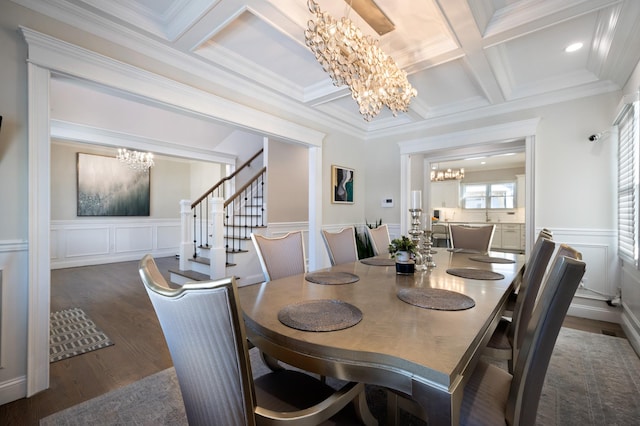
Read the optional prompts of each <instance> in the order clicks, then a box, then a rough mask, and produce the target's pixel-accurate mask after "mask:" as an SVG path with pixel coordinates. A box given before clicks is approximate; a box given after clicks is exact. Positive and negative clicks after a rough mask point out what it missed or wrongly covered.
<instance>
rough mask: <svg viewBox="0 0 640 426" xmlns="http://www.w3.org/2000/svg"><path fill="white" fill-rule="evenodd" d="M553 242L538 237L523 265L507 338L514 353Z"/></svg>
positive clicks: (543, 273)
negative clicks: (522, 273)
mask: <svg viewBox="0 0 640 426" xmlns="http://www.w3.org/2000/svg"><path fill="white" fill-rule="evenodd" d="M554 249H555V243H554V242H553V241H551V240H550V239H547V238H544V237H542V238H538V240H537V241H536V244H535V245H534V246H533V250H532V251H531V255H530V256H529V260H527V263H526V265H525V269H524V275H523V277H522V282H521V284H520V290H519V291H518V296H517V297H516V304H515V306H514V308H513V316H512V323H511V327H510V329H509V340H510V341H511V345H512V347H513V349H514V353H517V351H518V350H519V349H520V347H521V346H522V337H523V336H524V334H525V331H526V329H527V326H528V324H529V320H530V319H531V314H532V312H533V307H534V305H535V303H536V299H537V297H538V292H539V291H540V285H541V284H542V280H543V278H544V276H545V273H546V272H547V268H548V266H549V261H550V260H551V256H552V255H553V250H554ZM514 359H515V358H514Z"/></svg>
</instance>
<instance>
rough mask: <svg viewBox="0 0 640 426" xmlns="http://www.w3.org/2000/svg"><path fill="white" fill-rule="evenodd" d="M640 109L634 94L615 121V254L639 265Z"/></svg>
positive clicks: (636, 265)
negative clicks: (616, 233)
mask: <svg viewBox="0 0 640 426" xmlns="http://www.w3.org/2000/svg"><path fill="white" fill-rule="evenodd" d="M639 114H640V108H639V105H638V99H637V96H636V97H635V100H634V101H633V102H628V103H625V105H624V106H623V107H622V109H621V111H620V113H619V114H618V116H617V118H616V120H615V121H614V130H613V131H614V132H615V133H616V135H617V139H618V143H617V145H618V174H617V188H616V189H617V192H616V193H617V202H618V209H617V210H618V256H619V257H620V259H622V260H623V261H625V262H628V263H630V264H632V265H634V266H635V267H636V268H638V267H639V261H638V260H639V259H638V257H639V252H638V243H639V241H640V226H639V225H640V217H639V215H640V204H639V202H640V131H639V130H640V117H639Z"/></svg>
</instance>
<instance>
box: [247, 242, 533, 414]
mask: <svg viewBox="0 0 640 426" xmlns="http://www.w3.org/2000/svg"><path fill="white" fill-rule="evenodd" d="M486 255H487V256H489V257H497V258H502V259H507V260H508V261H513V263H492V262H480V261H475V260H472V258H474V257H477V256H479V255H478V254H474V253H456V252H452V251H449V250H447V249H445V248H438V249H437V253H436V254H434V255H433V258H434V261H435V263H436V266H435V267H434V268H432V269H429V270H426V271H416V272H415V273H414V274H409V275H399V274H397V273H396V269H395V266H393V265H391V266H378V265H367V264H365V263H363V262H362V261H356V262H352V263H347V264H342V265H336V266H333V267H331V268H326V269H323V270H320V271H314V272H311V273H308V274H314V273H316V272H326V273H329V272H331V273H340V274H348V275H351V274H353V275H356V276H357V280H356V281H355V282H349V283H346V284H318V283H314V282H311V281H309V280H308V279H306V278H305V277H306V275H308V274H299V275H294V276H290V277H286V278H281V279H278V280H274V281H271V282H267V283H262V284H255V285H250V286H245V287H241V288H239V289H238V294H239V298H240V304H241V307H242V309H243V312H244V317H245V326H246V330H247V335H248V336H249V340H250V341H251V342H252V343H254V344H255V345H256V346H258V347H259V348H260V349H261V350H263V351H264V352H265V353H267V354H269V355H271V356H273V357H275V358H277V359H280V360H282V361H283V362H286V363H289V364H291V365H294V366H296V367H300V368H303V369H305V370H308V371H313V372H317V373H319V374H323V375H326V376H331V377H336V378H339V379H344V380H353V381H360V382H365V383H371V384H378V385H383V386H387V387H390V388H393V389H396V390H398V391H401V392H404V393H406V394H409V395H413V396H414V398H416V399H417V400H418V402H422V403H423V406H426V407H425V408H427V409H428V410H429V409H431V410H434V409H438V410H443V412H444V414H443V416H442V418H441V420H442V419H443V421H442V423H454V424H455V423H456V419H457V416H458V412H459V405H460V402H461V398H462V396H461V395H462V393H461V392H462V387H463V386H464V383H465V381H466V378H468V376H469V375H470V372H471V371H472V369H473V367H474V366H475V363H476V362H477V360H478V358H479V356H480V353H481V352H482V348H484V346H486V342H487V341H488V339H489V337H490V336H491V333H492V332H493V330H494V329H495V327H496V325H497V322H498V320H499V319H500V317H501V314H502V312H503V309H504V306H505V305H506V301H507V298H508V295H509V293H510V292H511V291H512V290H513V287H514V283H515V282H516V281H517V278H518V276H519V275H520V274H521V270H522V267H523V265H524V256H522V255H519V254H512V253H502V252H500V253H498V252H490V253H488V254H486ZM489 260H490V259H489ZM452 268H463V269H469V268H470V269H472V270H475V271H485V272H486V271H491V272H494V273H497V274H500V275H501V276H502V277H503V278H499V279H495V277H492V279H470V278H462V277H460V276H456V275H452V274H451V273H449V272H447V270H449V269H452ZM463 272H464V271H463ZM471 272H473V271H471ZM349 281H354V280H353V279H352V280H349ZM409 288H415V289H444V290H449V291H452V292H455V294H462V295H465V296H468V297H469V298H471V299H473V302H474V306H473V307H471V308H466V309H461V310H438V309H428V308H423V307H419V306H415V305H413V304H409V303H407V302H405V301H403V300H401V299H400V298H399V297H398V292H399V291H400V290H401V289H409ZM312 300H316V301H317V300H334V301H340V302H345V303H347V304H349V305H352V306H354V307H356V308H357V310H359V311H360V312H361V316H362V317H361V320H360V321H359V322H358V323H357V324H355V325H353V326H351V327H347V328H344V329H341V330H336V331H320V332H317V331H304V330H300V329H296V328H292V327H290V326H288V325H285V324H284V323H283V322H281V321H280V320H279V319H278V313H279V312H281V311H282V310H283V309H285V308H287V307H290V306H292V305H296V304H300V303H305V302H308V301H312ZM427 397H429V399H430V401H427ZM447 404H448V406H447ZM443 406H444V407H443ZM438 416H440V414H438ZM438 419H440V417H438ZM438 419H436V418H435V416H434V420H438ZM434 423H440V421H435V422H434Z"/></svg>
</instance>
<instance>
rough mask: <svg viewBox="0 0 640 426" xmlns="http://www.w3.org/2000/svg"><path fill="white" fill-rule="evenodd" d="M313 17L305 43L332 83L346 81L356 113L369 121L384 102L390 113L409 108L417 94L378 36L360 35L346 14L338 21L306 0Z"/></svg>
mask: <svg viewBox="0 0 640 426" xmlns="http://www.w3.org/2000/svg"><path fill="white" fill-rule="evenodd" d="M307 5H308V7H309V11H311V13H313V14H315V16H316V21H315V22H314V21H313V20H309V22H308V23H307V29H306V30H305V32H304V36H305V41H306V44H307V46H309V48H310V49H311V51H312V52H313V54H314V55H315V57H316V59H317V60H318V62H319V63H320V65H322V68H323V69H324V70H325V71H326V72H327V73H328V74H329V76H330V77H331V79H332V80H333V84H334V85H335V86H343V85H345V84H346V85H347V86H348V87H349V90H350V91H351V97H352V98H353V99H354V100H355V101H356V102H357V103H358V107H359V109H360V114H362V115H363V116H364V119H365V120H367V121H370V120H371V119H372V118H373V117H375V116H376V115H378V113H379V112H380V109H381V108H382V105H386V106H387V107H388V108H389V109H390V110H391V112H392V113H393V116H394V117H396V116H397V115H398V111H402V112H406V111H407V110H408V109H409V103H410V102H411V98H412V97H414V96H416V95H417V91H416V89H414V88H413V87H412V86H411V84H409V81H408V80H407V73H406V72H405V71H404V70H401V69H400V68H399V67H398V64H396V62H395V61H394V60H393V58H391V57H390V56H388V55H387V54H386V53H384V52H383V51H382V49H380V47H379V46H378V40H374V39H373V38H372V37H371V36H368V35H363V34H362V31H361V30H360V29H359V28H357V27H356V26H355V25H354V23H353V22H351V20H350V19H348V18H347V17H343V18H342V19H340V20H339V21H338V20H336V19H335V18H334V17H333V16H331V15H329V14H328V13H326V12H322V11H321V10H320V7H319V6H318V4H317V3H316V2H315V0H307Z"/></svg>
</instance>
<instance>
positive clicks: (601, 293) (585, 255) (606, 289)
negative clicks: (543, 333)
mask: <svg viewBox="0 0 640 426" xmlns="http://www.w3.org/2000/svg"><path fill="white" fill-rule="evenodd" d="M539 231H540V230H539V229H537V230H536V232H539ZM551 231H553V240H554V241H555V242H556V243H557V244H561V243H564V244H568V245H570V246H571V247H573V248H575V249H576V250H578V251H579V252H581V253H582V259H583V260H584V262H585V263H586V266H587V268H586V272H585V274H584V277H583V280H582V284H581V286H580V288H578V291H577V292H576V295H575V297H574V298H573V302H572V303H571V306H570V307H569V312H568V315H572V316H577V317H581V318H589V319H594V320H599V321H609V322H614V323H618V324H619V323H620V322H621V313H622V307H621V306H617V307H615V306H609V305H608V304H607V300H611V299H613V298H614V297H615V296H617V295H618V294H619V291H620V290H619V286H620V284H619V283H620V279H619V273H620V267H619V264H618V257H617V254H616V247H617V241H616V238H617V233H616V231H615V230H613V229H575V228H571V229H569V228H562V229H558V228H551Z"/></svg>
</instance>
